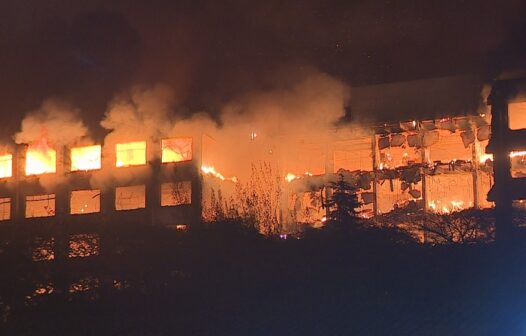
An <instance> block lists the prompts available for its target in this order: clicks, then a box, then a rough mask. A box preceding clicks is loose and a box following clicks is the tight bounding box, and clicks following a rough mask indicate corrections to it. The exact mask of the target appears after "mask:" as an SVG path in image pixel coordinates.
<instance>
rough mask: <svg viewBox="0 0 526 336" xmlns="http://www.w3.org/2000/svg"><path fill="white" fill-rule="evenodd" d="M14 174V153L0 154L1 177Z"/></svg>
mask: <svg viewBox="0 0 526 336" xmlns="http://www.w3.org/2000/svg"><path fill="white" fill-rule="evenodd" d="M11 176H13V155H11V154H5V155H0V178H4V177H11Z"/></svg>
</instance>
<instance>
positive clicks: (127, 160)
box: [115, 141, 146, 167]
mask: <svg viewBox="0 0 526 336" xmlns="http://www.w3.org/2000/svg"><path fill="white" fill-rule="evenodd" d="M116 151H117V152H116V156H117V161H116V163H115V165H116V166H117V167H128V166H137V165H144V164H146V142H145V141H139V142H128V143H122V144H117V145H116Z"/></svg>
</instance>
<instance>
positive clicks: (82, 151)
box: [71, 145, 101, 171]
mask: <svg viewBox="0 0 526 336" xmlns="http://www.w3.org/2000/svg"><path fill="white" fill-rule="evenodd" d="M100 153H101V147H100V145H94V146H86V147H76V148H72V149H71V171H79V170H84V171H87V170H93V169H100Z"/></svg>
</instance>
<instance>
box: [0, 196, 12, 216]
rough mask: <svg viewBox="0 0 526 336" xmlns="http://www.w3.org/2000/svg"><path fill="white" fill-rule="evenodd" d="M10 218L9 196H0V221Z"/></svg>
mask: <svg viewBox="0 0 526 336" xmlns="http://www.w3.org/2000/svg"><path fill="white" fill-rule="evenodd" d="M9 219H11V198H8V197H4V198H0V221H3V220H9Z"/></svg>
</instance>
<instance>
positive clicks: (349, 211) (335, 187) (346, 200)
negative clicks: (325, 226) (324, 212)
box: [327, 174, 361, 226]
mask: <svg viewBox="0 0 526 336" xmlns="http://www.w3.org/2000/svg"><path fill="white" fill-rule="evenodd" d="M329 186H330V188H331V190H332V194H331V195H330V196H329V197H328V200H327V207H328V209H329V218H327V220H328V222H329V224H331V225H337V226H339V225H342V224H348V223H352V222H354V220H355V219H356V218H357V216H358V214H359V210H358V209H359V208H360V206H361V203H360V201H359V200H358V195H357V192H358V188H356V187H355V186H353V185H352V184H351V183H349V182H347V181H345V177H344V176H343V174H339V178H338V180H337V181H333V182H330V183H329Z"/></svg>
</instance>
